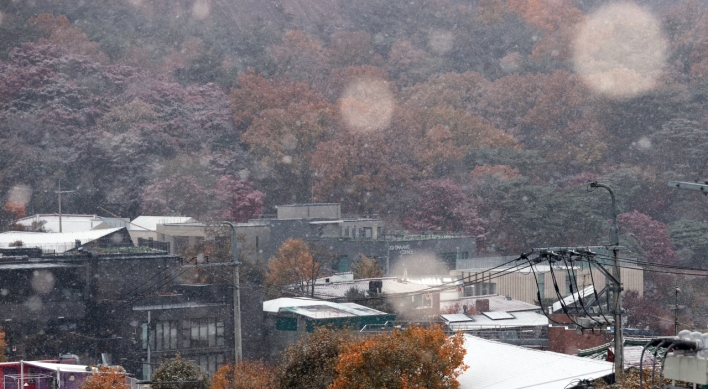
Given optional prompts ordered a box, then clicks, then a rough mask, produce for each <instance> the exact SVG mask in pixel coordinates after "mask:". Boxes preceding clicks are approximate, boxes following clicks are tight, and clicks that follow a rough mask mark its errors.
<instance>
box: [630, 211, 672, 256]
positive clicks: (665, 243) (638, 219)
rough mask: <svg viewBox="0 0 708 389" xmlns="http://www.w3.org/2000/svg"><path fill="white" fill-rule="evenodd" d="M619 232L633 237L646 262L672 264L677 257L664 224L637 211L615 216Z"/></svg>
mask: <svg viewBox="0 0 708 389" xmlns="http://www.w3.org/2000/svg"><path fill="white" fill-rule="evenodd" d="M617 223H618V224H619V227H620V231H621V232H622V233H624V234H628V235H630V236H632V237H634V238H635V239H636V240H637V241H638V242H639V246H640V247H641V249H642V254H643V257H644V259H645V260H646V261H649V262H654V263H662V264H673V263H674V262H676V260H677V257H676V253H675V252H674V250H673V248H672V246H671V239H669V234H668V228H667V227H666V224H664V223H662V222H660V221H658V220H654V219H652V218H651V217H650V216H648V215H645V214H642V213H640V212H637V211H632V212H626V213H622V214H619V215H618V216H617Z"/></svg>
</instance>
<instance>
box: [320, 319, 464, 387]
mask: <svg viewBox="0 0 708 389" xmlns="http://www.w3.org/2000/svg"><path fill="white" fill-rule="evenodd" d="M463 341H464V339H463V337H462V334H457V335H454V336H452V337H448V336H447V335H445V332H444V331H443V330H442V328H440V327H438V326H436V327H433V328H423V327H419V326H413V327H410V328H408V329H406V330H404V331H394V332H391V333H385V334H381V335H377V336H372V337H370V338H367V339H365V340H362V341H360V342H356V343H349V344H346V345H344V348H343V351H342V353H341V354H340V357H339V363H338V364H337V367H336V370H337V373H338V375H337V378H336V379H335V380H334V382H333V383H332V385H330V388H331V389H362V388H388V389H396V388H402V389H403V388H429V389H451V388H458V387H459V386H460V384H459V382H457V379H456V378H457V376H459V375H460V374H461V373H462V372H464V371H465V369H467V366H466V365H464V364H463V361H464V360H463V359H464V356H465V349H464V348H463Z"/></svg>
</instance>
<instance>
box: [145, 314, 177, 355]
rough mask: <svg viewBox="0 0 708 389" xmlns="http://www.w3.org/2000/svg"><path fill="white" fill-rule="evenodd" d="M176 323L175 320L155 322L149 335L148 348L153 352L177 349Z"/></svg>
mask: <svg viewBox="0 0 708 389" xmlns="http://www.w3.org/2000/svg"><path fill="white" fill-rule="evenodd" d="M177 323H178V322H177V321H176V320H168V321H158V322H156V323H155V327H154V329H153V330H152V331H151V332H152V333H151V334H150V348H151V349H152V350H155V351H162V350H175V349H177V334H178V333H179V331H178V328H177ZM143 344H145V340H143Z"/></svg>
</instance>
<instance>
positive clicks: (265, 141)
mask: <svg viewBox="0 0 708 389" xmlns="http://www.w3.org/2000/svg"><path fill="white" fill-rule="evenodd" d="M614 7H619V8H609V9H608V8H607V3H606V2H603V1H572V0H506V1H503V0H481V1H479V2H478V3H477V2H470V1H452V0H449V1H448V0H430V1H420V0H414V1H408V0H406V1H399V0H352V1H334V0H332V1H329V0H319V1H305V0H289V1H273V2H256V1H249V0H233V1H231V0H189V1H172V0H170V1H167V0H163V1H150V0H103V1H49V0H34V1H20V0H15V1H6V2H2V3H0V12H1V13H0V56H1V57H0V58H1V62H0V138H1V139H2V142H0V181H1V182H0V192H2V195H3V197H4V201H5V206H4V209H3V215H2V219H3V228H8V226H9V220H11V219H12V218H13V217H15V216H17V215H21V214H23V213H28V214H31V213H39V212H55V211H56V208H57V204H56V201H57V200H56V195H55V193H54V191H55V190H56V189H57V183H58V182H59V179H61V180H62V187H63V188H69V189H72V190H73V189H76V190H77V192H76V193H74V194H71V195H67V196H65V198H64V210H65V212H75V213H96V212H98V213H99V214H101V213H102V211H101V210H99V209H98V207H99V206H100V207H103V208H105V209H108V210H111V211H112V212H114V213H116V214H120V215H121V216H124V217H135V216H137V215H140V214H158V213H159V214H183V215H189V216H194V217H197V218H200V219H202V220H215V219H218V218H223V217H227V218H232V219H237V220H243V219H244V218H247V217H249V216H251V215H253V214H254V213H255V212H257V211H258V209H259V207H260V205H261V204H264V208H263V211H264V212H266V213H268V212H272V211H273V206H274V205H277V204H284V203H293V202H310V201H326V202H340V203H342V204H343V208H344V212H345V213H348V214H353V213H359V214H379V215H381V216H382V217H384V218H386V219H387V220H388V221H390V222H391V223H392V224H393V225H397V226H400V228H401V229H407V230H409V231H424V230H448V231H462V232H467V233H471V234H475V235H479V236H480V243H481V247H482V249H483V250H484V252H486V253H491V254H494V253H496V254H515V253H519V252H521V251H523V250H526V249H528V248H529V247H534V246H538V245H569V244H594V243H598V242H601V241H602V240H603V239H606V235H607V231H608V224H607V221H606V219H607V218H608V217H609V215H610V212H609V198H608V196H607V193H600V192H593V193H590V192H588V191H587V183H588V182H589V181H590V180H601V181H603V182H606V183H608V184H610V185H612V186H613V187H614V188H615V190H616V192H617V194H618V198H619V206H620V211H621V212H622V213H623V215H622V217H621V218H620V219H621V223H622V225H621V226H620V229H621V231H622V239H623V244H627V245H628V246H629V247H630V248H632V250H633V251H632V252H633V253H634V255H637V256H641V257H643V258H648V259H650V260H654V261H658V262H665V263H669V262H676V261H678V262H679V263H683V264H689V265H692V266H702V265H703V261H704V259H703V256H702V254H701V253H702V252H704V250H705V249H706V248H708V239H707V238H706V232H708V224H706V220H705V217H706V215H707V212H708V199H705V198H704V197H702V196H699V195H697V194H696V193H691V192H683V191H678V190H674V189H671V188H668V187H667V185H666V182H667V181H668V180H690V181H692V180H695V179H699V180H705V179H706V176H708V170H707V169H706V166H705V165H706V160H707V159H708V151H707V148H706V143H707V142H708V132H707V131H706V121H708V112H707V111H706V110H707V107H706V104H705V102H706V93H707V92H708V88H707V84H706V75H707V74H708V8H707V7H706V5H705V4H704V3H703V2H701V1H680V2H654V3H652V2H645V3H640V4H639V5H636V4H635V5H629V4H624V5H619V6H617V5H615V6H614ZM623 18H624V19H623ZM598 23H599V24H598ZM598 26H605V27H603V28H599V27H598ZM608 26H609V27H608Z"/></svg>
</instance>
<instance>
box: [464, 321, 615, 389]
mask: <svg viewBox="0 0 708 389" xmlns="http://www.w3.org/2000/svg"><path fill="white" fill-rule="evenodd" d="M464 347H465V348H466V349H467V354H466V355H465V359H464V361H465V364H466V365H467V366H469V369H467V370H466V371H465V372H464V373H462V374H461V375H460V376H459V377H458V378H457V380H458V381H459V382H460V388H462V389H472V388H474V389H522V388H544V389H555V388H557V389H564V388H565V387H566V386H567V385H568V384H569V383H570V382H571V381H573V380H576V379H595V378H600V377H604V376H606V375H609V374H611V373H612V367H613V366H612V363H611V362H605V361H596V360H592V359H586V358H580V357H576V356H573V355H566V354H559V353H554V352H551V351H538V350H532V349H527V348H523V347H519V346H513V345H510V344H504V343H500V342H495V341H492V340H486V339H482V338H478V337H475V336H472V335H467V334H466V335H465V343H464Z"/></svg>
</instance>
